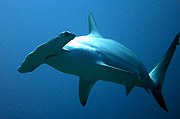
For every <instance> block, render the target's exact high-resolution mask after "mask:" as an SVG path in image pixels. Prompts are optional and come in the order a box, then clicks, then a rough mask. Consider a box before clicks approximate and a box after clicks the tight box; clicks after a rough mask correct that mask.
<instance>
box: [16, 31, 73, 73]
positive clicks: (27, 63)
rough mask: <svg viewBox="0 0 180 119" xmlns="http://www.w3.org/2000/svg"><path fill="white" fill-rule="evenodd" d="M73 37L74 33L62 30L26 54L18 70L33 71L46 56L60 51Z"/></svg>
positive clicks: (23, 71)
mask: <svg viewBox="0 0 180 119" xmlns="http://www.w3.org/2000/svg"><path fill="white" fill-rule="evenodd" d="M75 37H76V36H75V35H74V34H72V33H70V32H68V31H64V32H62V33H60V35H59V36H58V37H57V38H54V39H52V40H50V41H49V42H46V43H44V44H42V45H40V46H38V47H37V48H36V49H35V50H34V51H32V52H31V53H29V54H28V55H27V57H26V58H25V60H24V61H23V62H22V64H21V66H20V67H18V71H19V72H21V73H26V72H31V71H33V70H34V69H36V68H37V67H38V66H40V65H41V64H43V63H45V61H46V59H47V58H48V57H50V56H53V55H56V54H57V53H59V52H61V50H62V47H63V46H64V45H66V44H67V43H68V42H69V41H71V40H72V39H74V38H75Z"/></svg>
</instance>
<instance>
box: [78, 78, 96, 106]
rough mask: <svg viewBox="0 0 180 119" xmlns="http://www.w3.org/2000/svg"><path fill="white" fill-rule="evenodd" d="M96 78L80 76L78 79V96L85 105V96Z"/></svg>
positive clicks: (86, 96)
mask: <svg viewBox="0 0 180 119" xmlns="http://www.w3.org/2000/svg"><path fill="white" fill-rule="evenodd" d="M95 82H96V80H92V79H89V78H84V77H80V79H79V98H80V101H81V104H82V105H83V106H85V105H86V102H87V98H88V96H89V93H90V91H91V88H92V87H93V85H94V84H95Z"/></svg>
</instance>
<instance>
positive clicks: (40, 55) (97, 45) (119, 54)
mask: <svg viewBox="0 0 180 119" xmlns="http://www.w3.org/2000/svg"><path fill="white" fill-rule="evenodd" d="M179 37H180V34H179V33H178V34H177V35H176V37H175V39H174V41H173V43H172V44H171V46H170V47H169V49H168V50H167V52H166V53H165V54H164V56H163V58H162V59H161V61H160V62H159V63H158V64H157V65H156V67H155V68H154V69H153V70H152V71H151V72H150V73H148V71H147V70H146V68H145V67H144V65H143V64H142V62H141V61H140V60H139V59H138V58H137V56H136V55H135V54H134V53H133V52H131V51H130V50H129V49H128V48H126V47H125V46H123V45H122V44H120V43H118V42H116V41H114V40H112V39H108V38H104V37H102V35H101V34H100V33H99V31H98V29H97V26H96V23H95V21H94V18H93V16H92V14H90V15H89V34H88V35H84V36H78V37H76V36H75V35H74V34H72V33H69V32H63V33H61V34H60V35H59V36H58V37H57V38H54V39H52V40H51V41H49V42H47V43H44V44H42V45H40V46H38V47H37V48H36V49H35V50H34V51H33V52H31V53H30V54H28V56H27V57H26V58H25V60H24V61H23V63H22V64H21V66H20V67H19V68H18V71H19V72H21V73H26V72H31V71H33V70H34V69H36V68H37V67H38V66H40V65H41V64H43V63H46V64H48V65H50V66H51V67H53V68H55V69H57V70H59V71H61V72H64V73H68V74H73V75H77V76H79V97H80V101H81V104H82V105H83V106H85V105H86V102H87V99H88V95H89V93H90V91H91V88H92V87H93V85H94V84H95V83H96V82H97V81H98V80H104V81H109V82H114V83H119V84H122V85H124V86H125V87H126V94H127V95H128V94H129V93H130V91H131V90H132V89H133V88H134V87H141V88H144V89H145V90H146V91H147V92H150V91H151V92H152V94H153V96H154V97H155V99H156V101H157V102H158V104H159V105H160V106H161V107H162V108H163V109H164V110H165V111H168V109H167V106H166V104H165V101H164V99H163V96H162V93H161V88H162V85H163V81H164V77H165V74H166V71H167V68H168V65H169V63H170V61H171V58H172V56H173V54H174V51H175V49H176V45H178V44H179Z"/></svg>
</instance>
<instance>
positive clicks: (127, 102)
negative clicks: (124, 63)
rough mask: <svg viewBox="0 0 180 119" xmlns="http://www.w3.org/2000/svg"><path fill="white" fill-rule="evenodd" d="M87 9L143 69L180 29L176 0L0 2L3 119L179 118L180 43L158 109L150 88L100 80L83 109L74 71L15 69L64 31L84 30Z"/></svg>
mask: <svg viewBox="0 0 180 119" xmlns="http://www.w3.org/2000/svg"><path fill="white" fill-rule="evenodd" d="M89 12H92V13H93V15H94V18H95V20H96V23H97V25H98V28H99V30H100V32H101V34H102V35H103V36H104V37H107V38H111V39H114V40H116V41H118V42H120V43H122V44H123V45H125V46H126V47H128V48H129V49H131V50H132V51H133V52H134V53H135V54H136V55H137V56H138V57H139V58H140V59H141V61H142V62H143V63H144V65H145V67H146V68H147V69H148V71H151V69H152V68H153V67H154V66H155V65H156V64H157V63H158V62H159V60H160V59H161V57H162V56H163V54H164V53H165V51H166V49H167V48H168V47H169V45H170V44H171V42H172V41H173V39H174V37H175V35H176V34H177V33H178V32H180V1H179V0H158V1H157V0H151V1H150V0H149V1H147V0H138V1H135V0H111V1H110V0H0V119H132V118H133V119H179V118H180V88H179V85H180V46H178V47H177V50H176V52H175V55H174V57H173V59H172V61H171V63H170V66H169V68H168V71H167V74H166V77H165V82H164V85H163V89H162V92H163V95H164V98H165V101H166V104H167V106H168V109H169V112H165V111H163V110H162V109H161V108H160V107H159V105H158V104H157V103H156V101H155V100H154V98H153V96H152V94H151V93H147V92H146V91H144V90H143V89H142V88H137V87H135V88H134V89H133V90H132V91H131V93H130V94H129V95H128V96H126V92H125V87H124V86H122V85H120V84H115V83H110V82H105V81H98V82H97V83H96V84H95V85H94V87H93V89H92V90H91V92H90V95H89V98H88V101H87V104H86V106H85V107H83V106H82V105H81V103H80V101H79V97H78V77H77V76H73V75H69V74H65V73H62V72H59V71H57V70H55V69H53V68H52V67H50V66H48V65H45V64H44V65H42V66H40V67H39V68H38V69H36V70H35V71H34V72H31V73H25V74H21V73H19V72H18V71H17V67H18V66H19V65H20V64H21V62H22V60H23V59H24V58H25V56H26V55H27V54H28V53H29V52H31V51H32V50H34V48H35V47H36V46H38V45H40V44H42V43H44V42H46V41H48V40H50V39H52V38H55V37H57V36H58V34H59V33H60V32H62V31H66V30H68V31H70V32H72V33H74V34H76V35H77V36H79V35H85V34H87V33H88V14H89Z"/></svg>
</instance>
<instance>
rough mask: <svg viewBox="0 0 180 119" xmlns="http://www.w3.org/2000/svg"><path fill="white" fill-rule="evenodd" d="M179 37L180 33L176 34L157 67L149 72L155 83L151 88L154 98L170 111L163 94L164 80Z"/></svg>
mask: <svg viewBox="0 0 180 119" xmlns="http://www.w3.org/2000/svg"><path fill="white" fill-rule="evenodd" d="M179 38H180V33H178V34H177V35H176V37H175V38H174V41H173V42H172V44H171V45H170V47H169V48H168V50H167V51H166V53H165V54H164V56H163V57H162V59H161V61H160V62H159V63H158V64H157V65H156V67H155V68H154V69H153V70H152V71H151V72H150V73H149V76H150V77H151V79H152V80H153V82H154V84H155V88H154V89H152V90H151V92H152V94H153V96H154V98H155V99H156V101H157V103H158V104H159V105H160V106H161V107H162V108H163V109H164V110H165V111H168V108H167V106H166V104H165V101H164V98H163V95H162V93H161V89H162V86H163V82H164V77H165V74H166V71H167V68H168V66H169V63H170V61H171V59H172V57H173V55H174V52H175V50H176V46H177V45H179V42H180V41H179Z"/></svg>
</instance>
